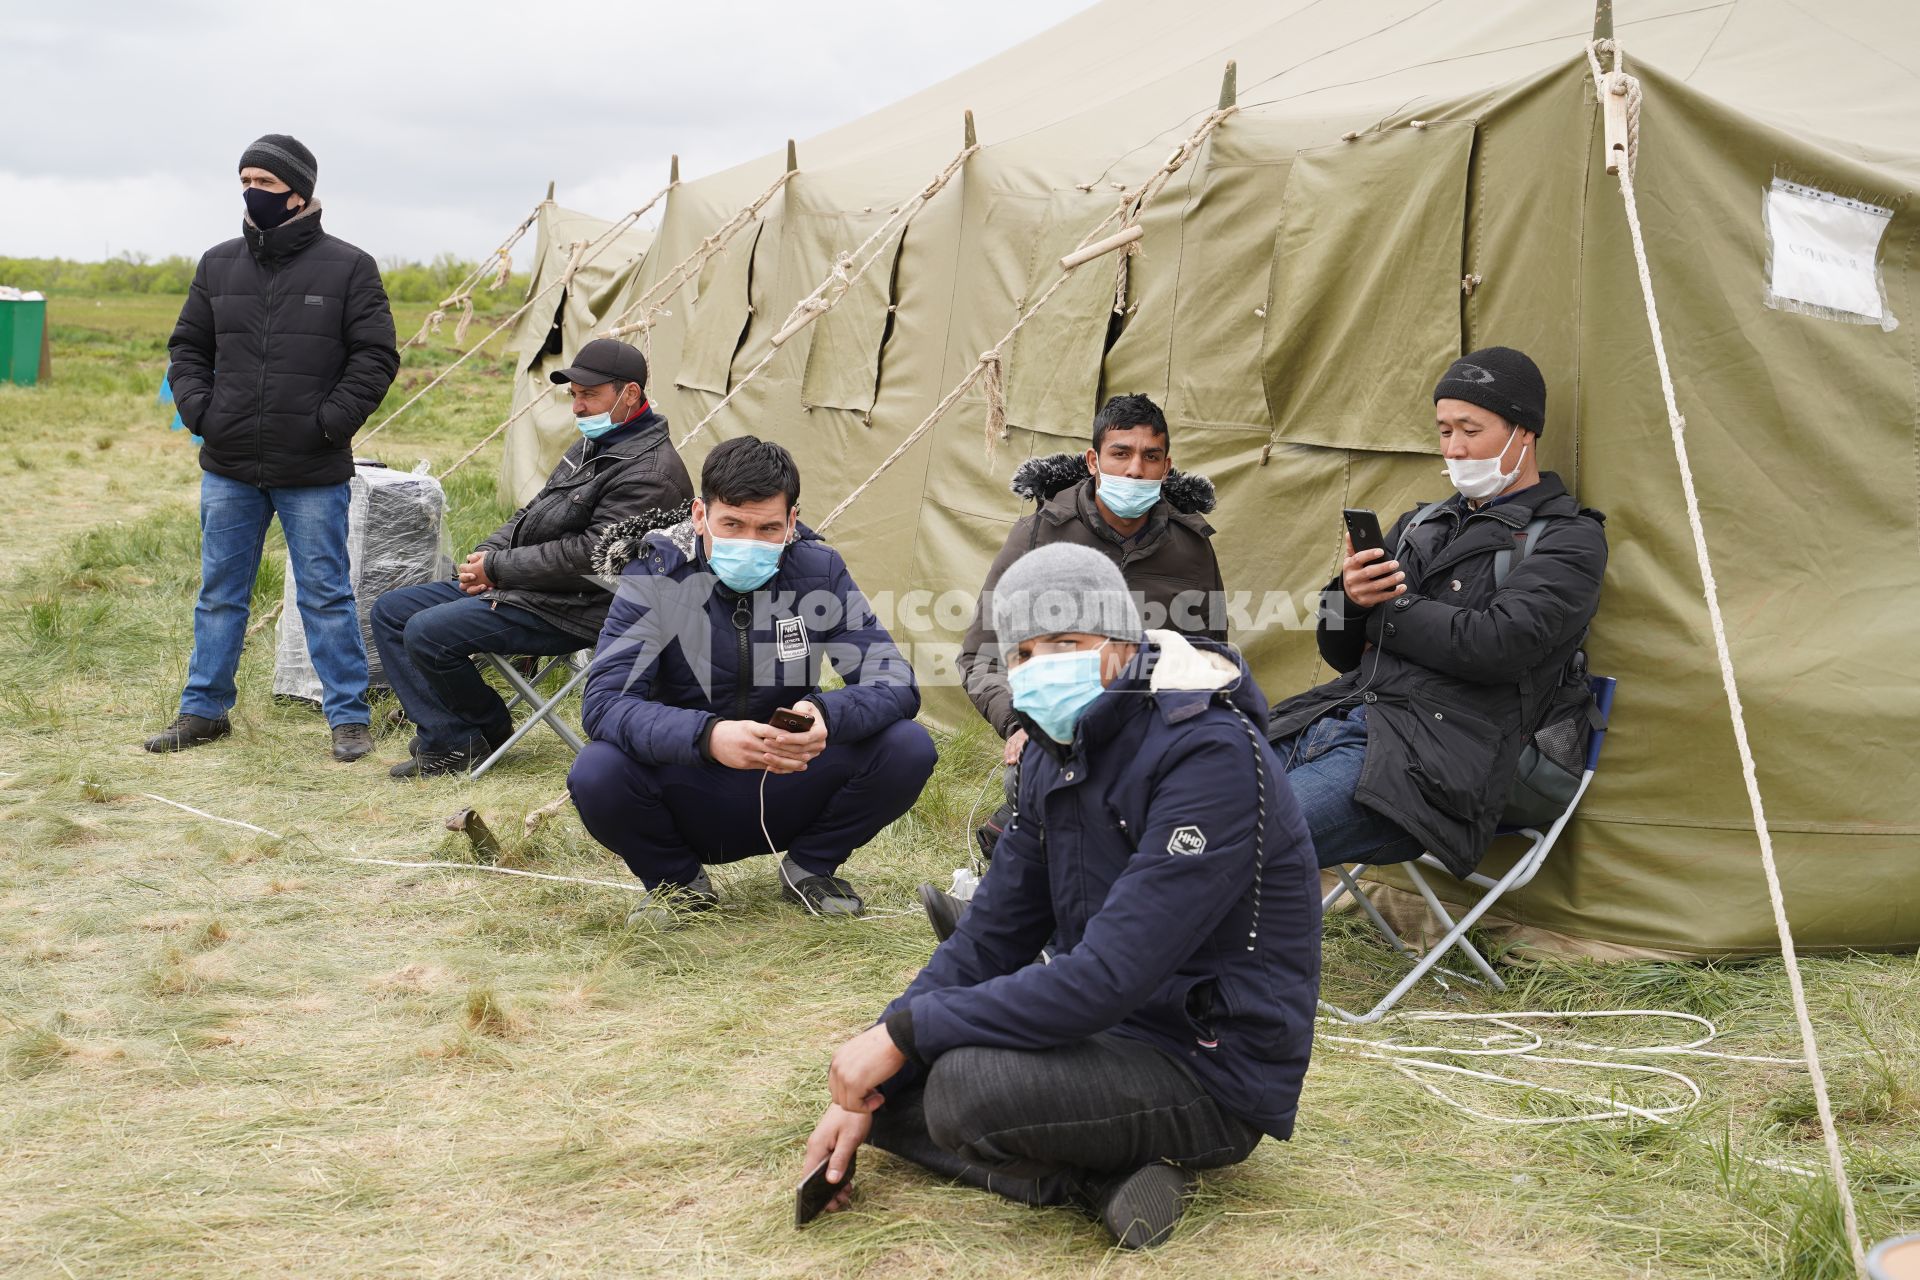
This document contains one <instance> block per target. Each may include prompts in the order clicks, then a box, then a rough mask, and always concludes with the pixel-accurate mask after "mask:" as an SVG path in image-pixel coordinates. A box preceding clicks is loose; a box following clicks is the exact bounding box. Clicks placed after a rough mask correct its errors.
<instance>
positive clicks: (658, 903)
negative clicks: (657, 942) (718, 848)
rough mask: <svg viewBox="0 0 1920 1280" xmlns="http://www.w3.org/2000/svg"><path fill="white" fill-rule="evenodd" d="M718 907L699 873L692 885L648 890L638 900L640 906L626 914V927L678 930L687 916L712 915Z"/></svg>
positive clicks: (708, 882) (717, 900)
mask: <svg viewBox="0 0 1920 1280" xmlns="http://www.w3.org/2000/svg"><path fill="white" fill-rule="evenodd" d="M719 905H720V895H719V894H717V893H715V892H714V891H713V881H711V880H709V879H708V878H707V873H706V872H705V871H702V872H701V873H700V874H699V875H697V876H695V877H694V878H693V883H692V884H663V885H659V886H657V887H655V888H652V889H649V890H647V891H646V893H644V894H642V895H641V897H640V905H639V906H638V907H636V908H634V909H633V910H632V911H631V912H629V913H628V914H627V924H628V926H629V927H640V928H647V929H652V930H654V931H656V932H663V931H665V930H667V929H678V928H679V927H680V926H681V925H683V924H685V923H686V917H687V916H688V915H689V914H691V913H693V912H696V911H712V910H713V909H714V908H715V907H717V906H719Z"/></svg>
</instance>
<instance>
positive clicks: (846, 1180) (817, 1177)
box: [793, 1152, 859, 1227]
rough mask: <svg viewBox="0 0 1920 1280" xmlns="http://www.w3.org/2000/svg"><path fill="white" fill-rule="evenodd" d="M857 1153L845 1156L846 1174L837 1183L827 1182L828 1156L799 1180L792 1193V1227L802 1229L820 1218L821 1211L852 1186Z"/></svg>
mask: <svg viewBox="0 0 1920 1280" xmlns="http://www.w3.org/2000/svg"><path fill="white" fill-rule="evenodd" d="M858 1158H859V1156H858V1152H852V1153H849V1154H848V1156H847V1172H846V1176H844V1177H842V1178H841V1179H840V1181H838V1182H828V1181H827V1167H828V1166H829V1165H831V1164H832V1163H833V1157H832V1156H828V1157H827V1158H826V1159H824V1160H822V1161H821V1162H820V1163H819V1164H817V1165H815V1166H814V1167H813V1170H812V1172H810V1173H808V1174H807V1176H806V1177H804V1178H802V1179H800V1185H799V1186H798V1187H795V1188H794V1191H793V1225H794V1226H796V1227H804V1226H806V1225H807V1224H808V1223H809V1222H812V1221H813V1220H814V1219H815V1218H817V1217H819V1216H820V1212H821V1210H823V1209H825V1208H826V1207H827V1206H828V1205H829V1204H831V1203H833V1200H834V1197H836V1196H838V1195H839V1194H840V1193H841V1192H842V1191H845V1190H847V1189H848V1188H850V1187H851V1186H852V1185H853V1170H854V1165H855V1163H856V1161H857V1160H858Z"/></svg>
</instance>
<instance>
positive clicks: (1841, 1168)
mask: <svg viewBox="0 0 1920 1280" xmlns="http://www.w3.org/2000/svg"><path fill="white" fill-rule="evenodd" d="M1602 53H1610V54H1611V55H1612V58H1613V69H1612V70H1611V71H1603V70H1602V69H1601V65H1600V55H1601V54H1602ZM1587 62H1588V65H1589V67H1590V69H1591V70H1592V72H1593V84H1594V90H1595V92H1596V93H1597V94H1598V95H1599V97H1600V100H1601V103H1602V107H1603V109H1604V110H1606V111H1608V112H1609V113H1610V115H1611V117H1612V118H1611V119H1610V121H1609V123H1608V125H1607V138H1608V157H1607V168H1608V171H1609V172H1615V173H1617V174H1618V175H1619V178H1620V199H1621V202H1622V204H1624V205H1625V208H1626V217H1627V231H1628V233H1629V235H1630V236H1631V237H1632V240H1633V260H1634V265H1635V267H1636V268H1637V270H1638V274H1639V277H1640V296H1641V298H1642V300H1643V301H1644V302H1645V304H1646V312H1647V328H1648V330H1649V332H1650V333H1651V334H1652V338H1653V355H1654V361H1655V364H1656V365H1657V366H1658V368H1659V371H1660V391H1661V395H1662V396H1663V397H1664V398H1665V400H1666V409H1667V426H1668V430H1669V433H1670V434H1671V436H1672V438H1673V456H1674V461H1675V462H1676V463H1677V464H1678V466H1679V470H1680V487H1681V490H1682V491H1683V493H1684V494H1685V497H1686V501H1687V526H1688V528H1689V529H1691V530H1692V533H1693V554H1694V559H1695V561H1696V562H1697V563H1698V565H1699V569H1700V581H1701V584H1702V586H1703V587H1704V589H1705V595H1706V603H1707V619H1708V621H1709V622H1710V623H1711V625H1712V628H1713V649H1714V655H1715V656H1716V657H1717V658H1718V659H1719V664H1720V683H1721V685H1722V687H1723V688H1724V689H1725V691H1726V696H1727V709H1728V711H1729V713H1730V714H1731V715H1732V718H1733V740H1734V745H1735V746H1736V747H1737V748H1738V749H1739V752H1740V773H1741V777H1742V779H1743V780H1744V781H1745V783H1746V789H1747V803H1748V805H1749V807H1750V808H1751V809H1752V811H1753V828H1754V832H1755V834H1756V835H1757V836H1758V837H1759V842H1760V866H1761V869H1762V870H1763V871H1764V872H1765V873H1766V880H1767V898H1768V900H1769V901H1770V903H1771V904H1772V907H1773V923H1774V928H1775V930H1776V931H1777V932H1778V934H1779V937H1780V956H1781V959H1782V960H1783V961H1784V962H1785V967H1786V971H1787V988H1788V991H1789V992H1790V993H1791V994H1792V997H1793V1016H1794V1019H1795V1020H1796V1021H1797V1022H1798V1023H1799V1027H1800V1044H1801V1048H1802V1049H1803V1051H1804V1052H1805V1055H1806V1063H1807V1074H1808V1076H1809V1077H1810V1078H1811V1080H1812V1083H1813V1098H1814V1103H1815V1105H1816V1106H1817V1107H1818V1109H1819V1112H1820V1129H1821V1134H1822V1137H1823V1138H1824V1139H1825V1142H1826V1148H1827V1162H1828V1165H1829V1167H1830V1169H1831V1171H1832V1174H1833V1183H1834V1190H1835V1192H1836V1193H1837V1195H1838V1197H1839V1200H1840V1207H1841V1212H1842V1215H1843V1218H1844V1224H1845V1227H1846V1234H1847V1245H1848V1247H1849V1248H1850V1249H1851V1250H1852V1252H1853V1264H1854V1269H1855V1271H1856V1272H1857V1274H1858V1275H1859V1276H1860V1277H1861V1280H1866V1276H1867V1255H1866V1250H1865V1248H1864V1247H1863V1246H1862V1245H1861V1242H1860V1223H1859V1218H1858V1215H1857V1214H1856V1212H1855V1210H1854V1205H1853V1191H1852V1188H1851V1187H1850V1186H1849V1185H1848V1182H1847V1166H1846V1160H1845V1158H1844V1157H1843V1156H1842V1154H1841V1151H1840V1134H1839V1131H1838V1130H1837V1128H1836V1127H1835V1125H1834V1119H1833V1102H1832V1100H1831V1099H1830V1098H1829V1097H1828V1094H1827V1075H1826V1072H1825V1071H1824V1070H1823V1069H1822V1068H1821V1065H1820V1046H1819V1043H1818V1041H1817V1039H1816V1038H1815V1035H1814V1030H1813V1018H1812V1015H1811V1014H1810V1013H1809V1012H1808V1011H1807V992H1806V987H1805V984H1804V983H1803V982H1802V981H1801V978H1800V959H1799V956H1798V954H1797V953H1796V951H1795V949H1794V945H1793V928H1792V926H1791V925H1790V924H1789V923H1788V921H1787V904H1786V898H1785V896H1784V894H1783V892H1782V890H1781V888H1780V871H1779V867H1778V866H1777V865H1776V863H1775V860H1774V855H1773V833H1772V831H1771V829H1770V828H1769V827H1768V825H1767V811H1766V805H1765V803H1764V802H1763V801H1762V799H1761V796H1760V778H1759V773H1758V771H1757V769H1756V767H1755V765H1754V759H1753V746H1752V744H1751V742H1749V740H1748V737H1747V717H1746V711H1745V709H1744V708H1743V707H1742V706H1741V703H1740V686H1739V683H1738V681H1737V680H1736V679H1735V676H1734V669H1733V653H1732V650H1731V649H1730V648H1729V646H1728V642H1727V624H1726V619H1725V617H1723V616H1722V614H1721V612H1720V588H1719V585H1718V584H1717V583H1716V582H1715V580H1714V576H1713V558H1712V556H1710V555H1709V554H1708V551H1707V532H1706V526H1705V525H1704V524H1703V523H1702V521H1701V516H1700V495H1699V493H1698V491H1697V490H1696V489H1695V487H1694V483H1693V463H1692V460H1691V458H1690V457H1689V455H1688V452H1687V420H1686V417H1685V416H1684V415H1683V414H1682V413H1681V412H1680V403H1679V399H1678V397H1677V394H1676V392H1675V391H1674V385H1673V369H1672V366H1671V365H1670V363H1669V362H1668V359H1667V345H1666V339H1665V337H1664V336H1663V334H1662V333H1661V329H1660V313H1659V309H1658V308H1657V306H1656V305H1655V303H1654V296H1653V273H1652V269H1651V268H1650V267H1649V266H1648V262H1647V245H1646V239H1645V237H1644V236H1643V235H1642V233H1641V229H1640V203H1639V198H1638V196H1637V194H1636V193H1635V190H1634V172H1635V170H1636V169H1637V168H1638V160H1639V151H1640V102H1641V98H1642V90H1641V86H1640V81H1639V78H1638V77H1636V76H1630V75H1628V74H1627V73H1626V72H1625V70H1623V67H1624V64H1625V57H1624V55H1623V54H1622V52H1621V50H1620V48H1619V46H1618V45H1617V44H1616V43H1614V42H1613V41H1611V40H1596V41H1594V42H1592V43H1590V44H1589V45H1588V46H1587ZM1616 139H1618V143H1617V145H1616Z"/></svg>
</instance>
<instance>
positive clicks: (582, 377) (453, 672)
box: [370, 338, 693, 778]
mask: <svg viewBox="0 0 1920 1280" xmlns="http://www.w3.org/2000/svg"><path fill="white" fill-rule="evenodd" d="M547 377H548V380H549V381H552V382H554V383H556V384H559V383H565V384H570V385H571V386H572V389H573V421H574V425H575V426H577V427H579V428H580V436H581V438H580V439H579V440H576V441H574V443H573V446H572V447H571V448H569V449H568V450H567V451H566V453H565V455H563V456H562V457H561V459H560V464H559V465H558V466H557V467H555V468H554V471H553V474H552V475H551V476H549V477H548V478H547V483H546V484H545V485H544V486H543V487H542V488H541V490H540V492H538V493H536V494H534V495H533V498H532V500H531V501H529V502H528V503H527V505H526V506H524V507H521V508H520V509H519V510H518V511H516V512H514V513H513V518H512V519H510V520H508V521H507V522H506V523H505V524H503V525H501V526H500V527H499V528H498V529H496V530H494V531H493V533H492V534H491V535H489V536H488V538H487V539H486V541H484V542H482V543H481V544H480V545H479V546H478V547H476V548H475V549H474V551H473V554H472V555H470V556H468V557H467V558H466V560H465V561H464V562H463V563H462V564H461V565H460V567H459V569H458V571H457V572H456V574H455V576H454V579H453V580H452V581H451V582H423V583H420V584H419V585H417V586H411V587H398V588H396V589H394V590H392V591H389V592H387V593H386V594H384V595H382V596H381V597H380V598H379V599H378V600H376V601H374V604H373V609H372V610H371V613H370V622H371V625H372V629H373V640H374V643H375V644H376V645H378V646H379V649H380V657H381V660H382V662H384V663H385V666H386V672H387V679H388V681H390V682H391V683H392V685H393V691H394V692H395V693H396V694H398V695H399V697H400V705H401V706H403V707H405V708H406V711H407V717H408V718H409V719H411V720H412V721H413V723H414V726H415V728H416V729H417V730H418V731H419V732H418V733H417V735H416V736H415V738H414V740H413V747H412V750H411V751H410V752H409V758H408V759H406V760H403V761H401V762H400V763H399V764H397V765H394V766H393V768H392V769H391V770H390V771H389V772H391V773H392V775H393V776H394V777H396V778H416V777H417V778H431V777H435V776H438V775H441V774H464V773H466V772H467V770H468V769H469V768H471V767H472V766H473V765H474V763H475V762H477V761H479V760H484V759H485V758H486V757H487V755H488V754H489V753H490V752H492V751H493V750H494V748H496V747H498V746H499V745H500V744H501V743H503V742H505V741H506V740H507V739H508V738H509V737H511V736H512V735H513V718H512V717H511V716H510V715H508V714H507V704H506V703H505V702H503V701H501V699H500V695H499V694H498V693H496V692H494V689H493V686H492V685H489V684H488V683H487V682H486V679H485V678H484V677H483V676H481V674H480V669H479V668H478V667H476V666H474V664H473V657H472V655H473V654H476V653H512V654H563V653H573V652H574V651H576V650H579V649H585V648H587V647H588V646H589V645H591V644H592V643H593V638H594V637H595V636H596V635H598V634H600V624H601V623H603V622H605V621H606V618H607V606H608V605H610V604H611V603H612V602H613V595H612V593H611V592H609V591H608V590H607V589H606V587H605V586H603V585H602V584H600V583H598V582H595V581H593V579H592V578H591V577H589V576H588V575H589V574H591V573H592V571H593V550H594V546H595V544H597V543H598V542H599V540H600V538H601V537H602V536H603V535H604V534H605V533H606V532H607V531H608V530H610V529H611V528H613V526H614V525H616V524H618V523H619V522H620V521H622V520H627V519H632V518H636V517H644V516H646V515H648V514H649V513H652V514H654V515H655V517H656V518H663V519H664V520H668V521H670V520H671V519H673V518H674V517H673V516H672V515H670V514H667V513H670V512H673V511H674V510H675V509H676V508H683V507H684V506H685V505H686V503H687V501H688V499H690V498H692V497H693V481H692V480H691V479H689V478H688V476H687V467H686V464H685V463H683V462H682V461H680V454H679V453H678V452H677V451H676V450H675V449H674V447H673V441H672V439H671V438H669V436H668V435H667V420H666V418H664V417H662V416H661V415H660V414H658V413H655V412H654V411H653V408H652V406H650V405H649V404H648V403H647V361H646V357H645V356H643V355H641V354H640V349H639V348H638V347H634V346H631V345H629V344H627V343H625V342H615V341H614V340H613V339H611V338H597V339H595V340H594V341H592V342H589V343H587V345H586V346H584V347H581V348H580V353H579V354H578V355H577V356H575V357H574V361H573V364H572V366H571V367H569V368H565V369H559V370H556V371H555V372H553V373H551V374H548V375H547Z"/></svg>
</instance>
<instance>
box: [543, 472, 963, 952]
mask: <svg viewBox="0 0 1920 1280" xmlns="http://www.w3.org/2000/svg"><path fill="white" fill-rule="evenodd" d="M799 501H800V471H799V468H798V467H796V466H795V465H794V461H793V456H792V455H791V454H789V453H788V452H787V451H786V450H785V449H783V448H781V447H780V446H779V445H777V444H771V443H763V442H762V441H759V440H756V439H754V438H753V437H752V436H742V437H740V438H738V439H735V440H728V441H726V442H725V443H724V444H721V445H719V446H717V447H716V448H715V449H714V450H713V452H711V453H709V454H708V455H707V459H706V463H705V464H704V465H703V466H702V467H701V469H700V497H699V500H698V501H696V502H695V503H694V504H693V518H692V520H691V521H690V522H687V523H684V524H681V525H679V526H676V527H675V528H673V529H669V530H661V531H653V532H645V533H641V534H638V535H637V536H635V535H634V534H632V533H631V532H630V531H626V530H621V531H616V533H615V535H614V536H613V537H611V538H609V539H608V541H607V542H606V543H605V544H603V547H602V551H601V555H600V558H599V568H600V570H601V572H603V573H609V574H618V575H619V580H618V583H617V592H616V597H615V599H614V603H613V608H612V611H611V612H610V613H609V614H608V616H607V625H606V628H605V629H604V630H603V631H602V632H601V634H600V647H599V651H598V652H597V653H596V654H595V656H594V664H593V674H592V675H590V676H588V677H587V685H586V695H585V724H586V729H587V733H588V734H589V735H590V736H591V737H592V738H593V739H594V741H593V742H591V743H589V744H588V745H587V749H586V750H585V751H583V752H581V753H580V756H579V758H578V759H576V760H575V761H574V764H573V771H572V772H571V773H570V774H569V775H568V776H567V788H568V790H569V791H571V792H572V793H573V802H574V804H575V806H576V807H578V809H579V810H580V820H581V821H582V822H583V823H585V824H586V828H587V830H588V831H589V832H590V833H592V835H593V838H594V839H596V840H598V841H599V842H600V843H601V844H604V845H606V846H607V847H608V848H609V849H612V850H613V851H614V852H615V853H617V854H619V855H620V856H621V857H622V858H623V859H625V860H626V863H627V865H628V866H629V867H631V868H632V869H633V873H634V874H635V875H637V876H639V877H640V878H641V879H642V880H643V881H645V882H646V885H647V891H648V897H647V901H646V903H645V905H643V906H642V907H640V908H639V909H638V910H636V911H635V912H634V913H633V916H632V918H631V922H632V923H636V924H647V925H650V926H653V927H656V928H664V927H671V926H672V925H674V924H675V923H677V922H678V918H679V913H680V912H683V911H700V910H706V909H710V908H712V907H714V906H716V905H718V902H719V898H718V896H717V895H716V894H715V893H714V891H713V884H712V882H711V881H710V880H709V879H708V878H707V873H706V871H705V870H704V866H705V865H708V864H712V863H720V862H735V861H738V860H739V859H741V858H748V857H752V856H754V855H755V854H762V853H775V854H778V853H779V852H780V851H782V850H784V851H785V856H784V857H781V858H780V859H779V876H780V891H781V893H782V894H783V895H784V896H786V897H788V898H790V899H792V900H793V901H795V902H798V903H799V904H800V905H801V906H803V907H804V908H805V909H806V910H807V911H808V912H810V913H812V914H814V915H859V914H860V913H861V912H862V911H863V910H864V909H865V907H864V904H863V903H862V902H861V900H860V896H859V894H857V893H855V892H854V891H853V887H852V886H851V885H849V884H848V883H847V882H846V881H845V880H842V879H841V878H840V877H839V876H838V875H837V874H835V873H836V872H837V871H838V870H839V868H840V865H841V864H842V863H844V862H845V861H846V860H847V859H848V858H850V857H852V856H853V852H854V850H856V849H858V848H859V847H860V846H861V845H864V844H866V843H867V842H868V841H869V840H872V839H873V838H874V837H875V836H877V835H879V834H880V831H881V829H882V828H884V827H885V826H886V825H887V824H888V823H890V822H892V821H893V820H894V819H895V818H898V817H899V816H900V815H901V814H903V813H905V812H906V811H907V810H908V809H911V808H912V807H913V802H914V801H915V800H916V799H917V798H919V795H920V789H921V788H922V787H923V786H925V785H926V782H927V779H928V777H930V776H931V775H932V773H933V764H934V750H933V739H932V738H931V737H929V736H928V734H927V731H926V730H925V729H922V728H921V727H920V726H919V725H917V724H915V723H914V721H913V717H914V715H915V714H916V713H917V712H918V711H919V710H920V690H919V687H918V685H917V684H916V683H915V681H914V677H913V668H912V667H910V666H908V665H907V660H906V659H905V658H904V657H902V656H901V654H900V651H899V650H898V649H896V648H895V647H894V644H893V639H892V637H891V636H889V635H888V634H887V631H886V628H884V627H882V626H881V625H880V624H879V622H878V621H877V620H876V619H875V618H874V616H873V612H872V610H871V608H869V606H868V604H867V601H866V597H865V596H863V595H862V594H861V593H860V588H858V587H857V586H855V585H854V582H853V578H852V576H851V575H849V574H848V573H847V566H846V562H845V561H843V560H842V559H841V558H840V553H839V552H837V551H835V550H834V549H833V548H832V547H829V546H828V545H827V544H826V543H824V542H822V541H821V540H820V538H819V537H818V535H816V534H815V533H814V532H813V531H812V530H811V529H809V528H807V527H806V526H805V525H803V524H801V523H800V521H799V513H800V508H799ZM825 662H831V663H832V664H833V668H834V670H835V671H836V672H837V673H838V674H839V676H840V678H841V680H842V681H844V682H845V687H844V688H840V689H833V690H828V691H822V690H821V688H820V676H821V668H822V664H823V663H825ZM776 717H779V718H787V717H797V719H791V720H789V725H790V728H787V729H782V728H778V727H776V726H775V725H773V724H771V723H769V721H770V720H771V719H773V718H776Z"/></svg>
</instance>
